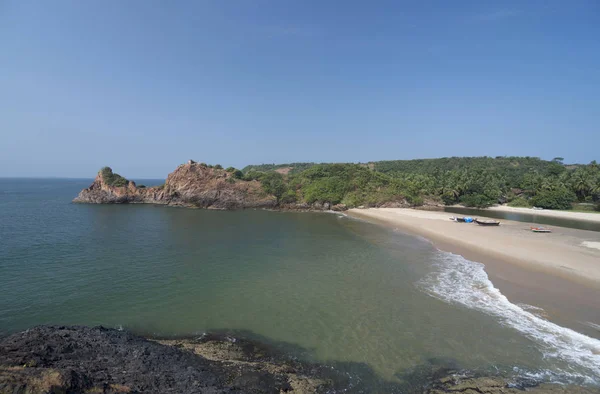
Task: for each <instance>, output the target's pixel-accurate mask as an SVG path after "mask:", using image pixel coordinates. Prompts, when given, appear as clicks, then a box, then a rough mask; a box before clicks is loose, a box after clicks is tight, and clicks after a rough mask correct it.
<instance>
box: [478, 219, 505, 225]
mask: <svg viewBox="0 0 600 394" xmlns="http://www.w3.org/2000/svg"><path fill="white" fill-rule="evenodd" d="M475 223H477V224H480V225H482V226H499V225H500V222H498V221H496V220H479V219H475Z"/></svg>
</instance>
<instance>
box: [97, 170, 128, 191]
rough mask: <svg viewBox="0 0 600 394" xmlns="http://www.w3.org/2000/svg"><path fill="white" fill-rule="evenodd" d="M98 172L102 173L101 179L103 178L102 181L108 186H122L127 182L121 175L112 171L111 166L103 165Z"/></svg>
mask: <svg viewBox="0 0 600 394" xmlns="http://www.w3.org/2000/svg"><path fill="white" fill-rule="evenodd" d="M100 173H101V175H102V179H104V183H106V184H107V185H109V186H116V187H122V186H127V184H128V183H129V181H128V180H127V179H125V178H123V177H122V176H121V175H119V174H115V173H113V171H112V168H110V167H103V168H102V169H101V170H100Z"/></svg>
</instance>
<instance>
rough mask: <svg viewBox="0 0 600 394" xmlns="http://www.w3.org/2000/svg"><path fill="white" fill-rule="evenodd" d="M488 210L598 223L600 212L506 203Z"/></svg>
mask: <svg viewBox="0 0 600 394" xmlns="http://www.w3.org/2000/svg"><path fill="white" fill-rule="evenodd" d="M486 209H488V210H490V211H498V212H510V213H528V214H532V215H537V216H545V217H549V218H560V219H571V220H583V221H587V222H595V223H600V213H594V212H589V213H588V212H570V211H553V210H548V209H541V210H539V209H532V208H516V207H508V206H506V205H502V206H495V207H490V208H486Z"/></svg>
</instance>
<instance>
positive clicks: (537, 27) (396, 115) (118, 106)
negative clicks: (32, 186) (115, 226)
mask: <svg viewBox="0 0 600 394" xmlns="http://www.w3.org/2000/svg"><path fill="white" fill-rule="evenodd" d="M0 49H1V50H0V176H66V177H91V176H93V175H94V174H95V173H96V172H97V170H98V169H99V168H100V167H102V166H104V165H110V166H112V167H113V169H114V170H115V171H117V172H119V173H121V174H123V175H125V176H129V177H136V178H144V177H164V176H166V175H167V173H168V172H170V171H172V170H173V169H174V168H175V167H176V166H177V165H178V164H180V163H183V162H185V161H186V160H188V159H190V158H193V159H195V160H199V161H204V162H208V163H213V164H216V163H220V164H222V165H224V166H229V165H232V166H236V167H243V166H244V165H246V164H256V163H280V162H293V161H318V162H321V161H328V162H333V161H344V162H358V161H360V162H364V161H371V160H384V159H411V158H426V157H442V156H474V155H476V156H479V155H489V156H497V155H529V156H540V157H542V158H546V159H552V158H553V157H555V156H562V157H564V158H565V159H566V161H567V162H589V161H591V160H593V159H596V160H600V88H599V87H600V3H599V2H597V1H596V0H589V1H583V0H582V1H579V0H574V1H562V0H560V1H552V0H550V1H534V0H528V1H458V0H456V1H420V2H404V1H361V2H358V1H356V2H355V1H335V2H334V1H308V0H276V1H275V0H273V1H266V0H219V1H217V0H215V1H208V0H207V1H201V0H198V1H177V2H165V1H146V0H144V1H113V0H107V1H95V2H92V1H79V0H77V1H61V0H55V1H27V0H4V1H0Z"/></svg>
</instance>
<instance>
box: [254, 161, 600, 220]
mask: <svg viewBox="0 0 600 394" xmlns="http://www.w3.org/2000/svg"><path fill="white" fill-rule="evenodd" d="M243 172H244V177H245V179H248V180H250V179H256V180H260V181H261V182H262V184H263V188H264V189H265V191H266V192H267V193H269V194H273V195H275V196H276V197H277V199H278V200H280V201H281V202H283V203H291V202H307V203H313V202H315V201H319V202H329V203H331V204H338V203H343V204H346V205H347V206H350V207H351V206H359V205H366V206H378V205H382V204H384V203H389V202H403V201H406V202H408V203H409V204H411V205H419V204H421V203H422V202H423V201H424V200H432V201H438V202H442V203H444V204H448V205H450V204H457V203H460V204H464V205H466V206H474V207H485V206H490V205H492V204H497V203H509V205H512V206H539V207H543V208H548V209H570V208H571V207H572V204H573V203H576V202H580V203H589V206H590V207H592V208H593V207H594V206H596V208H598V204H599V200H600V166H599V165H598V164H597V163H596V162H595V161H594V162H592V163H590V164H588V165H569V166H566V165H564V164H563V163H562V159H561V158H556V159H554V160H552V161H546V160H541V159H539V158H536V157H496V158H491V157H450V158H441V159H423V160H394V161H379V162H371V163H366V164H314V163H291V164H279V165H275V164H266V165H259V166H248V167H246V168H244V171H243Z"/></svg>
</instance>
